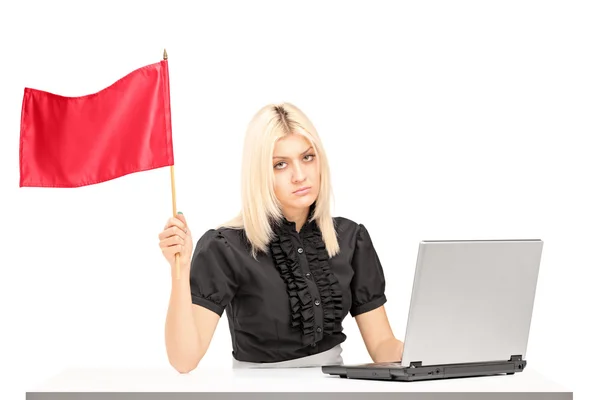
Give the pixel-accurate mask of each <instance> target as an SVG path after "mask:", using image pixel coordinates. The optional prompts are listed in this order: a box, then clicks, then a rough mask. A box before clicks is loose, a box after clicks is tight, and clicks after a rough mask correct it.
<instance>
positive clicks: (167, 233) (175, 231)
mask: <svg viewBox="0 0 600 400" xmlns="http://www.w3.org/2000/svg"><path fill="white" fill-rule="evenodd" d="M173 236H177V237H180V238H181V239H185V237H186V233H185V232H184V231H182V230H181V228H179V227H178V226H171V227H170V228H167V229H165V230H164V231H162V232H161V233H160V234H159V235H158V238H159V239H160V240H163V239H167V238H170V237H173Z"/></svg>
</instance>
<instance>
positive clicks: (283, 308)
mask: <svg viewBox="0 0 600 400" xmlns="http://www.w3.org/2000/svg"><path fill="white" fill-rule="evenodd" d="M334 226H335V229H336V232H337V235H338V242H339V245H340V248H341V251H340V253H339V254H337V255H336V256H335V257H333V258H331V259H330V258H329V256H328V254H327V250H326V248H325V244H324V242H323V239H322V237H321V231H320V230H319V228H318V226H317V224H316V222H314V221H313V222H307V223H306V224H305V225H304V226H303V227H302V229H301V230H300V232H297V231H296V226H295V223H293V222H290V221H287V220H283V221H281V223H280V224H277V225H276V226H274V229H275V232H276V239H275V240H274V241H273V242H272V243H271V244H270V252H269V253H268V254H264V253H261V254H259V256H258V260H255V259H253V258H252V256H251V255H250V245H249V243H248V241H247V240H246V239H245V235H244V232H243V230H235V229H229V228H223V229H219V230H215V229H211V230H209V231H207V232H206V233H205V234H204V235H203V236H202V237H201V238H200V239H199V240H198V243H197V245H196V248H195V250H194V254H193V257H192V268H191V272H190V286H191V295H192V302H193V303H194V304H196V305H198V306H201V307H205V308H207V309H209V310H212V311H213V312H215V313H217V314H218V315H222V313H223V311H224V310H227V318H228V322H229V330H230V333H231V340H232V347H233V352H232V353H233V356H234V358H236V359H237V360H239V361H249V362H279V361H286V360H291V359H295V358H300V357H305V356H308V355H313V354H316V353H319V352H322V351H326V350H329V349H330V348H332V347H334V346H336V345H338V344H340V343H342V342H343V341H344V340H345V339H346V336H345V335H344V333H343V332H342V331H343V328H342V321H343V320H344V318H345V316H346V315H347V314H348V313H350V315H352V316H356V315H358V314H361V313H364V312H368V311H371V310H373V309H375V308H377V307H380V306H381V305H383V304H384V303H385V301H386V298H385V278H384V274H383V268H382V266H381V263H380V261H379V257H378V256H377V253H376V251H375V248H374V246H373V243H372V241H371V238H370V236H369V233H368V231H367V229H366V228H365V227H364V226H363V225H361V224H357V223H355V222H353V221H351V220H349V219H346V218H342V217H336V218H334Z"/></svg>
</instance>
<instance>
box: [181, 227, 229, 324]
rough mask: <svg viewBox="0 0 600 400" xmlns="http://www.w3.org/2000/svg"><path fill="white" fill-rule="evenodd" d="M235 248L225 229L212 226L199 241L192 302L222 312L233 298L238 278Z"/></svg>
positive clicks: (192, 269)
mask: <svg viewBox="0 0 600 400" xmlns="http://www.w3.org/2000/svg"><path fill="white" fill-rule="evenodd" d="M234 265H235V263H234V260H233V252H232V250H231V248H230V247H229V244H228V243H227V239H226V238H225V237H224V236H223V235H222V233H221V232H219V231H217V230H214V229H210V230H208V231H207V232H206V233H205V234H204V235H203V236H202V237H201V238H200V239H199V240H198V243H197V244H196V249H195V250H194V254H193V255H192V261H191V267H190V289H191V295H192V303H193V304H196V305H199V306H202V307H204V308H207V309H209V310H211V311H213V312H215V313H217V314H218V315H219V316H221V315H223V311H224V310H225V307H227V305H228V304H229V302H230V301H231V300H232V299H233V296H234V295H235V292H236V291H237V287H238V284H237V282H236V279H235V275H236V274H235V271H234V270H233V268H234Z"/></svg>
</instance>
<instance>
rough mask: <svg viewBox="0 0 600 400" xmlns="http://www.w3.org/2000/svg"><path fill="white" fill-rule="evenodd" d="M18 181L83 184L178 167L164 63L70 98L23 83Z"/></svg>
mask: <svg viewBox="0 0 600 400" xmlns="http://www.w3.org/2000/svg"><path fill="white" fill-rule="evenodd" d="M19 164H20V175H21V176H20V183H19V186H20V187H23V186H33V187H78V186H85V185H92V184H95V183H100V182H104V181H108V180H111V179H114V178H118V177H121V176H123V175H127V174H131V173H134V172H140V171H145V170H150V169H154V168H160V167H165V166H168V165H173V164H174V160H173V144H172V137H171V104H170V88H169V69H168V64H167V60H162V61H160V62H158V63H155V64H151V65H147V66H144V67H141V68H139V69H137V70H135V71H133V72H131V73H129V74H128V75H126V76H124V77H123V78H121V79H119V80H118V81H116V82H115V83H113V84H112V85H110V86H108V87H107V88H105V89H103V90H101V91H99V92H97V93H93V94H90V95H86V96H81V97H65V96H60V95H56V94H52V93H48V92H45V91H41V90H36V89H31V88H25V93H24V95H23V108H22V111H21V140H20V143H19Z"/></svg>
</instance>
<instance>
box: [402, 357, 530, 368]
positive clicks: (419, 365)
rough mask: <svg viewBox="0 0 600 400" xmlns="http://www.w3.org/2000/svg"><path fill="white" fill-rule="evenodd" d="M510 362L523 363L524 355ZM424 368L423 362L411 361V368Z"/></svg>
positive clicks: (513, 358) (512, 358) (511, 359)
mask: <svg viewBox="0 0 600 400" xmlns="http://www.w3.org/2000/svg"><path fill="white" fill-rule="evenodd" d="M509 361H523V356H522V355H520V354H519V355H512V356H510V360H509ZM422 366H423V362H422V361H411V362H410V365H409V368H417V367H422Z"/></svg>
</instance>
